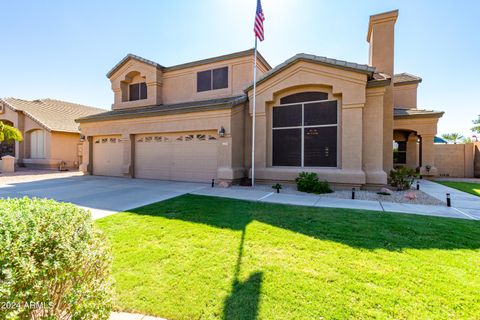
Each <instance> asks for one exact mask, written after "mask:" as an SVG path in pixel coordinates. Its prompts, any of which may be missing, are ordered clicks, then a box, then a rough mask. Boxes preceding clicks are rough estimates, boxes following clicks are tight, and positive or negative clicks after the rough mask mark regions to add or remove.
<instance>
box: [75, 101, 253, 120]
mask: <svg viewBox="0 0 480 320" xmlns="http://www.w3.org/2000/svg"><path fill="white" fill-rule="evenodd" d="M246 101H247V97H240V98H237V99H235V100H232V101H230V102H220V103H213V104H206V105H198V106H185V107H181V108H172V109H165V110H149V111H145V112H143V113H142V112H140V113H136V114H128V113H127V114H118V115H116V114H109V115H105V116H102V115H101V114H99V115H93V116H88V117H83V118H78V119H75V122H76V123H84V122H96V121H109V120H119V119H132V118H146V117H155V116H162V115H169V114H181V113H189V112H203V111H213V110H221V109H230V108H233V107H235V106H238V105H241V104H243V103H245V102H246ZM146 107H155V105H153V106H146ZM132 109H133V110H135V108H132Z"/></svg>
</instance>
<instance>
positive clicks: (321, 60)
mask: <svg viewBox="0 0 480 320" xmlns="http://www.w3.org/2000/svg"><path fill="white" fill-rule="evenodd" d="M298 61H307V62H313V63H317V64H321V65H325V66H328V67H333V68H338V69H344V70H349V71H353V72H360V73H364V74H367V75H369V76H370V77H371V76H372V75H373V73H374V72H375V68H374V67H371V66H369V65H366V64H358V63H354V62H348V61H345V60H337V59H332V58H327V57H322V56H315V55H313V54H306V53H298V54H296V55H294V56H293V57H291V58H290V59H287V60H285V61H284V62H282V63H281V64H279V65H278V66H276V67H275V68H273V69H272V70H270V71H268V72H266V73H264V74H263V75H262V76H261V77H260V79H258V81H257V84H260V83H262V82H264V81H266V80H267V79H269V78H271V77H272V76H274V75H275V74H277V73H279V72H280V71H282V70H284V69H286V68H288V67H289V66H291V65H293V64H294V63H296V62H298ZM252 88H253V83H252V84H251V85H249V86H248V87H247V88H246V89H245V91H249V90H250V89H252Z"/></svg>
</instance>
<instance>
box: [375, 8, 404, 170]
mask: <svg viewBox="0 0 480 320" xmlns="http://www.w3.org/2000/svg"><path fill="white" fill-rule="evenodd" d="M397 17H398V11H391V12H386V13H381V14H377V15H373V16H370V22H369V26H368V33H367V41H368V42H369V65H371V66H374V67H375V68H376V72H383V73H386V74H387V75H390V76H393V75H394V74H395V71H394V61H395V60H394V51H395V22H396V21H397ZM393 100H394V96H393V83H391V84H390V85H389V86H388V87H387V88H386V91H385V95H384V101H383V138H384V140H383V169H384V170H385V171H386V172H388V171H390V169H391V168H392V167H393V153H392V152H391V151H392V141H393V136H392V135H393V106H394V102H393Z"/></svg>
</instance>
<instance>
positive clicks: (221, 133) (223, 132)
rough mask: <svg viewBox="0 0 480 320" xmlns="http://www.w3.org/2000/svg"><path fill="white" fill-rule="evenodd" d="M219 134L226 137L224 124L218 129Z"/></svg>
mask: <svg viewBox="0 0 480 320" xmlns="http://www.w3.org/2000/svg"><path fill="white" fill-rule="evenodd" d="M218 135H219V136H220V137H222V138H223V137H225V128H224V127H223V126H222V127H221V128H220V130H218Z"/></svg>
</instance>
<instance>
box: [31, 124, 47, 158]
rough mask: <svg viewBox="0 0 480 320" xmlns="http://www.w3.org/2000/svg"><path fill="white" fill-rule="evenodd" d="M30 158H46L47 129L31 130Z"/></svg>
mask: <svg viewBox="0 0 480 320" xmlns="http://www.w3.org/2000/svg"><path fill="white" fill-rule="evenodd" d="M30 158H32V159H44V158H45V130H33V131H31V132H30Z"/></svg>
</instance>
